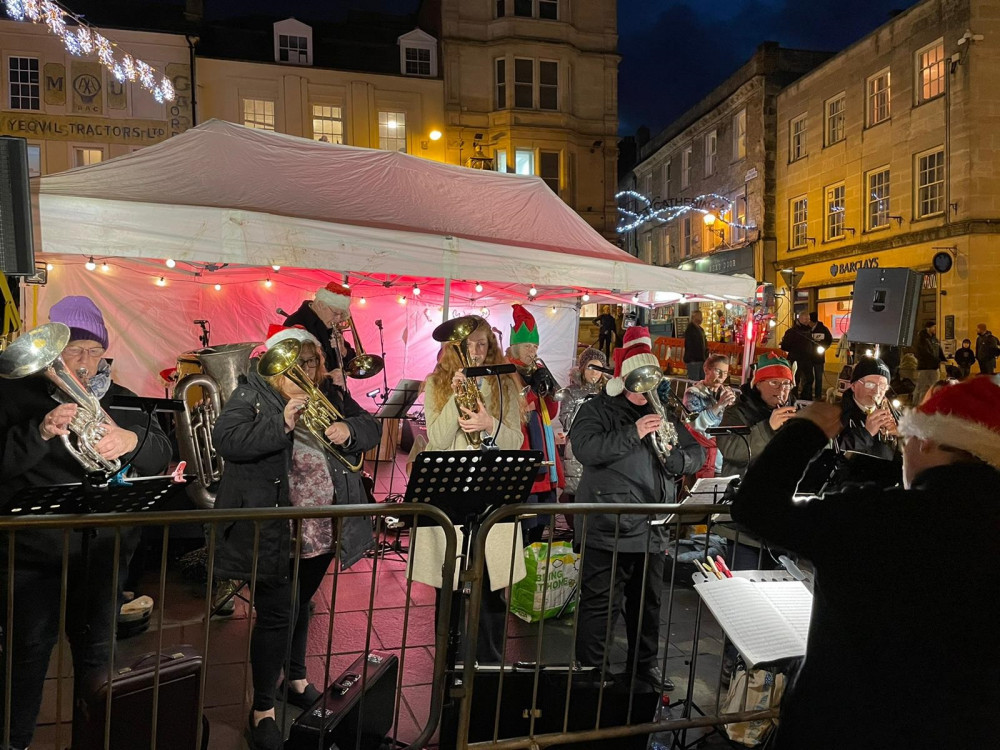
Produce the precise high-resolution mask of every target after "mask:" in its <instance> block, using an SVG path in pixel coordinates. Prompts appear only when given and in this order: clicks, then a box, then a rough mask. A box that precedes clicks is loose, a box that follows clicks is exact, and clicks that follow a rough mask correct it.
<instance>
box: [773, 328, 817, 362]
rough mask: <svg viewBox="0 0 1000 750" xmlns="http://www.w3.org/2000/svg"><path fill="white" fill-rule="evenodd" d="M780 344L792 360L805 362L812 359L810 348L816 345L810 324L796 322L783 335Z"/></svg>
mask: <svg viewBox="0 0 1000 750" xmlns="http://www.w3.org/2000/svg"><path fill="white" fill-rule="evenodd" d="M779 346H780V348H781V349H782V350H783V351H785V352H787V354H788V358H789V359H790V360H791V361H792V362H802V363H804V362H808V361H811V360H810V358H809V350H810V349H812V348H813V347H814V344H813V340H812V329H810V328H809V326H803V325H799V324H798V323H795V324H794V325H793V326H792V327H791V328H789V329H788V330H787V331H785V335H784V336H782V337H781V344H780V345H779Z"/></svg>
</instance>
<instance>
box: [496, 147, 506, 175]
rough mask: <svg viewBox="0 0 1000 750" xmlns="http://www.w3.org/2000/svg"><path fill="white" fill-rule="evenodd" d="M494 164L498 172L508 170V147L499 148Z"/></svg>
mask: <svg viewBox="0 0 1000 750" xmlns="http://www.w3.org/2000/svg"><path fill="white" fill-rule="evenodd" d="M493 166H494V168H495V169H496V171H497V172H506V171H507V149H505V148H498V149H497V150H496V152H495V154H494V158H493Z"/></svg>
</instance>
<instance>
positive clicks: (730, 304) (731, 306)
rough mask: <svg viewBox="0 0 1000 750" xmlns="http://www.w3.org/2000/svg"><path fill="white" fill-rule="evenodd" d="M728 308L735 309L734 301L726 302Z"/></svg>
mask: <svg viewBox="0 0 1000 750" xmlns="http://www.w3.org/2000/svg"><path fill="white" fill-rule="evenodd" d="M726 309H727V310H732V309H733V303H732V302H727V303H726Z"/></svg>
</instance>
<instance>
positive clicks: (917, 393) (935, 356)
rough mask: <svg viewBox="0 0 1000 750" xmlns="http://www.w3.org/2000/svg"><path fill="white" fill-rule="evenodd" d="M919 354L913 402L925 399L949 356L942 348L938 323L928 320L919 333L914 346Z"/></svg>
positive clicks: (917, 402) (916, 402)
mask: <svg viewBox="0 0 1000 750" xmlns="http://www.w3.org/2000/svg"><path fill="white" fill-rule="evenodd" d="M914 348H915V349H916V355H917V382H916V387H915V388H914V390H913V403H915V404H919V403H921V402H922V401H923V398H924V394H925V393H926V392H927V389H928V388H930V387H931V385H933V384H934V383H935V382H936V381H937V380H938V378H939V377H940V375H939V373H940V371H941V370H940V368H941V363H942V362H946V361H947V358H946V357H945V356H944V352H943V351H942V350H941V342H940V341H938V337H937V323H935V322H934V321H933V320H928V321H927V322H926V323H924V327H923V329H922V330H921V331H920V333H918V334H917V344H916V346H915V347H914Z"/></svg>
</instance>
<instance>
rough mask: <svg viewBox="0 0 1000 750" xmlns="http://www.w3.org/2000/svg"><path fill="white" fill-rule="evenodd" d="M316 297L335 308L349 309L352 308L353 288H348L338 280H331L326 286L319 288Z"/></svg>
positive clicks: (317, 299) (318, 300)
mask: <svg viewBox="0 0 1000 750" xmlns="http://www.w3.org/2000/svg"><path fill="white" fill-rule="evenodd" d="M315 299H316V301H317V302H322V303H323V304H324V305H326V306H327V307H332V308H333V309H334V310H349V309H350V308H351V290H350V289H346V288H345V287H344V285H343V284H341V283H339V282H336V281H331V282H330V283H329V284H327V285H326V286H323V287H320V288H319V289H317V290H316V297H315Z"/></svg>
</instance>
